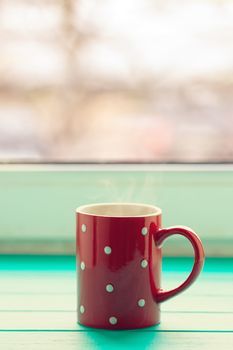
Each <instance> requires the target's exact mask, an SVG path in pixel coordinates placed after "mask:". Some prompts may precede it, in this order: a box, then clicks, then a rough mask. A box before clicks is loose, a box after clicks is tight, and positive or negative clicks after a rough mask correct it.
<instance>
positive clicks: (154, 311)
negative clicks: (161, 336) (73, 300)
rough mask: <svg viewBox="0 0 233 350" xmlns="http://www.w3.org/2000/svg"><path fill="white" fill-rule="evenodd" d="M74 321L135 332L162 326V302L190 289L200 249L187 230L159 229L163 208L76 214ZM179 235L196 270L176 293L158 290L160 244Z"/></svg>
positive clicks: (116, 207)
mask: <svg viewBox="0 0 233 350" xmlns="http://www.w3.org/2000/svg"><path fill="white" fill-rule="evenodd" d="M76 212H77V270H78V322H79V323H80V324H82V325H85V326H90V327H96V328H105V329H134V328H143V327H149V326H152V325H155V324H157V323H159V322H160V303H161V302H163V301H165V300H167V299H169V298H171V297H173V296H175V295H177V294H178V293H180V292H182V291H183V290H185V289H186V288H187V287H189V286H190V285H191V284H192V283H193V282H194V281H195V279H196V278H197V276H198V275H199V273H200V272H201V269H202V266H203V263H204V250H203V246H202V243H201V241H200V239H199V237H198V236H197V235H196V233H195V232H194V231H193V230H191V229H190V228H188V227H184V226H173V227H169V228H161V216H162V213H161V209H160V208H158V207H154V206H151V205H144V204H134V203H104V204H92V205H84V206H82V207H79V208H78V209H77V211H76ZM172 235H182V236H184V237H186V238H187V239H188V240H189V241H190V242H191V244H192V246H193V249H194V256H195V259H194V265H193V268H192V271H191V273H190V275H189V276H188V278H187V279H186V280H185V281H184V282H183V283H182V284H181V285H180V286H179V287H177V288H175V289H172V290H168V291H164V290H163V289H161V284H160V275H161V262H162V255H161V245H162V243H163V241H164V240H165V239H166V238H168V237H169V236H172Z"/></svg>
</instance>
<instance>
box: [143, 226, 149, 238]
mask: <svg viewBox="0 0 233 350" xmlns="http://www.w3.org/2000/svg"><path fill="white" fill-rule="evenodd" d="M141 232H142V235H143V236H145V235H146V234H147V232H148V229H147V227H143V228H142V231H141Z"/></svg>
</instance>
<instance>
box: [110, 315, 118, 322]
mask: <svg viewBox="0 0 233 350" xmlns="http://www.w3.org/2000/svg"><path fill="white" fill-rule="evenodd" d="M109 323H111V324H117V318H116V317H114V316H112V317H110V318H109Z"/></svg>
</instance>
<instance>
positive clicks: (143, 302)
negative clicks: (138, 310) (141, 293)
mask: <svg viewBox="0 0 233 350" xmlns="http://www.w3.org/2000/svg"><path fill="white" fill-rule="evenodd" d="M145 304H146V302H145V299H139V300H138V306H140V307H143V306H145Z"/></svg>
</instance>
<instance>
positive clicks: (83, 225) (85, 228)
mask: <svg viewBox="0 0 233 350" xmlns="http://www.w3.org/2000/svg"><path fill="white" fill-rule="evenodd" d="M81 230H82V232H83V233H85V232H86V230H87V226H86V225H85V224H82V227H81Z"/></svg>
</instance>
